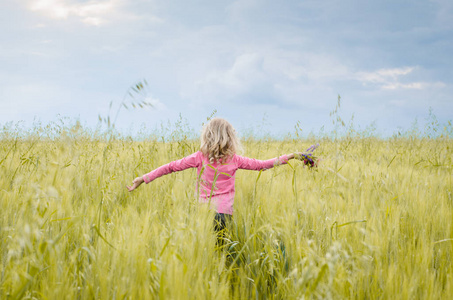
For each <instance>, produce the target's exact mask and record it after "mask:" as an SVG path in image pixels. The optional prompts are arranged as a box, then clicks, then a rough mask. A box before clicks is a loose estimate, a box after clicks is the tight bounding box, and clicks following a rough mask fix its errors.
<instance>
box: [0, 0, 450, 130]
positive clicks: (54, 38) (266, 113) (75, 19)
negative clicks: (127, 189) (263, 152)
mask: <svg viewBox="0 0 453 300" xmlns="http://www.w3.org/2000/svg"><path fill="white" fill-rule="evenodd" d="M452 53H453V1H451V0H433V1H427V0H411V1H409V0H404V1H403V0H391V1H388V0H382V1H363V0H342V1H337V0H326V1H312V0H309V1H304V0H300V1H290V0H282V1H270V0H269V1H268V0H261V1H258V0H239V1H228V0H224V1H202V0H194V1H182V0H175V1H160V0H133V1H132V0H78V1H76V0H0V125H3V124H6V123H8V122H19V121H23V122H22V124H28V125H32V124H33V122H37V121H40V122H42V123H47V122H55V121H56V120H59V119H61V118H66V119H70V120H80V122H81V123H82V124H83V125H85V126H88V127H94V126H96V125H97V124H98V122H99V121H98V117H99V116H102V117H106V116H108V115H110V116H111V117H112V118H113V117H114V115H115V114H116V110H117V109H118V107H119V106H120V104H121V103H122V102H123V101H124V102H126V103H129V102H130V101H132V98H131V97H130V96H128V94H127V92H128V91H130V87H131V86H134V85H135V84H136V83H137V82H143V81H144V80H146V82H147V83H148V84H147V85H146V94H142V95H136V94H135V93H134V92H132V94H134V95H135V96H136V99H139V100H146V101H147V102H149V103H151V104H152V105H153V107H150V108H146V109H135V110H133V109H131V110H125V109H122V110H120V112H119V114H118V118H117V121H116V122H115V126H116V127H117V128H118V129H119V130H124V131H129V132H130V131H135V130H137V128H139V127H142V126H145V127H146V128H157V127H159V126H161V125H162V124H167V123H168V122H170V123H175V122H177V120H178V119H179V118H180V117H182V118H183V119H184V120H185V121H186V122H187V123H188V124H189V125H190V126H191V127H192V128H194V129H195V130H197V131H198V130H199V127H200V126H201V124H202V123H203V122H205V121H206V118H207V117H208V116H210V115H211V114H212V113H213V112H214V111H216V114H215V115H216V116H218V117H224V118H226V119H228V120H229V121H230V122H231V123H232V124H233V126H235V127H236V128H237V129H238V130H239V131H241V130H243V131H247V130H252V131H253V132H255V133H256V134H260V133H263V132H264V133H271V134H273V135H277V136H278V135H285V134H288V133H292V132H294V130H295V129H294V127H295V126H296V124H298V125H299V126H300V128H301V129H302V132H303V133H305V134H308V133H309V132H313V133H315V134H316V133H317V132H319V130H320V129H321V128H322V127H323V126H324V127H325V128H327V129H328V128H331V126H332V117H331V116H330V112H331V111H333V110H334V109H335V106H336V105H337V99H338V96H341V107H340V110H339V115H340V116H341V117H342V118H343V119H344V120H345V121H346V122H350V120H351V118H353V124H354V126H355V127H356V128H357V129H364V128H367V127H369V126H375V127H376V128H377V130H378V132H379V133H381V134H383V135H389V134H392V133H394V132H396V131H397V130H400V129H408V128H410V127H411V126H413V124H414V122H415V120H417V122H418V124H420V126H423V124H424V122H425V120H426V118H427V117H428V114H429V111H430V109H431V110H432V113H433V114H434V115H435V116H436V118H437V120H438V121H439V123H441V124H446V123H447V122H448V120H451V119H452V118H453V59H452ZM125 95H126V96H125ZM140 97H143V98H140ZM110 103H112V109H111V111H110V112H109V105H110Z"/></svg>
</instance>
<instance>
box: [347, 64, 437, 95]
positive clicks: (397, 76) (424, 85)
mask: <svg viewBox="0 0 453 300" xmlns="http://www.w3.org/2000/svg"><path fill="white" fill-rule="evenodd" d="M417 69H418V68H417V67H404V68H391V69H380V70H377V71H374V72H357V73H356V76H355V77H356V79H357V80H358V81H360V82H361V83H362V85H364V86H369V85H370V84H371V85H374V86H377V87H379V89H381V90H397V89H415V90H423V89H428V88H442V87H445V86H446V84H445V83H443V82H424V81H413V82H401V81H402V80H403V79H404V77H405V76H406V75H409V74H412V73H414V71H415V70H417Z"/></svg>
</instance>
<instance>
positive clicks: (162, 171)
mask: <svg viewBox="0 0 453 300" xmlns="http://www.w3.org/2000/svg"><path fill="white" fill-rule="evenodd" d="M198 158H199V152H195V153H194V154H191V155H189V156H187V157H184V158H182V159H180V160H175V161H172V162H171V163H168V164H166V165H163V166H161V167H159V168H157V169H155V170H153V171H151V172H149V173H148V174H145V175H143V180H144V181H145V182H146V183H150V182H151V181H153V180H154V179H156V178H159V177H161V176H164V175H167V174H170V173H173V172H179V171H182V170H186V169H189V168H197V167H198V165H199V164H200V162H201V160H200V159H198Z"/></svg>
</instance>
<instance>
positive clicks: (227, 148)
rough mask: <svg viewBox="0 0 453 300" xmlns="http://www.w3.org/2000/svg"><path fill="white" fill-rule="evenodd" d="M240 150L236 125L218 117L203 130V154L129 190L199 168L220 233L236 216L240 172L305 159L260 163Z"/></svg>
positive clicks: (203, 195) (202, 196) (201, 188)
mask: <svg viewBox="0 0 453 300" xmlns="http://www.w3.org/2000/svg"><path fill="white" fill-rule="evenodd" d="M239 147H240V145H239V140H238V138H237V137H236V132H235V130H234V128H233V126H231V124H230V123H229V122H228V121H226V120H224V119H221V118H214V119H212V120H211V121H210V122H209V123H208V124H207V125H205V127H204V128H203V131H202V134H201V147H200V150H199V151H197V152H195V153H193V154H192V155H189V156H187V157H184V158H182V159H180V160H176V161H173V162H170V163H169V164H166V165H163V166H161V167H159V168H157V169H155V170H154V171H151V172H150V173H148V174H145V175H143V176H141V177H137V178H135V179H134V181H133V182H132V185H131V186H128V187H127V188H128V190H129V192H132V191H133V190H135V189H136V188H138V187H139V186H140V185H141V184H142V183H143V182H146V183H150V182H151V181H153V180H155V179H156V178H158V177H161V176H163V175H167V174H170V173H172V172H178V171H182V170H185V169H188V168H197V170H198V172H197V173H198V176H197V178H198V180H197V190H198V195H199V196H198V198H199V201H200V202H203V203H209V204H210V205H211V207H212V208H213V209H214V210H215V211H216V215H215V221H216V222H215V230H216V232H217V233H218V234H219V233H220V232H222V231H223V229H225V223H226V220H229V219H230V218H231V215H232V214H233V202H234V180H235V174H236V171H237V170H238V169H244V170H256V171H259V170H266V169H270V168H272V167H275V166H278V165H281V164H286V163H287V162H288V160H290V159H293V158H296V157H297V158H300V157H302V153H296V154H287V155H282V156H280V157H276V158H272V159H269V160H256V159H252V158H247V157H243V156H239V155H237V154H236V152H237V151H238V150H239Z"/></svg>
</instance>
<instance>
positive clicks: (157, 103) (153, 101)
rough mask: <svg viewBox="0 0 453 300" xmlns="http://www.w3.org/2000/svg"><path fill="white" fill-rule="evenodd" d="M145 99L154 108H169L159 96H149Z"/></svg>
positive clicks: (160, 109) (158, 109)
mask: <svg viewBox="0 0 453 300" xmlns="http://www.w3.org/2000/svg"><path fill="white" fill-rule="evenodd" d="M145 101H146V102H148V103H149V104H151V105H152V108H153V110H157V111H163V110H166V109H167V106H166V105H165V104H164V103H162V102H161V101H160V100H159V99H157V98H154V97H151V96H148V97H146V99H145Z"/></svg>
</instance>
